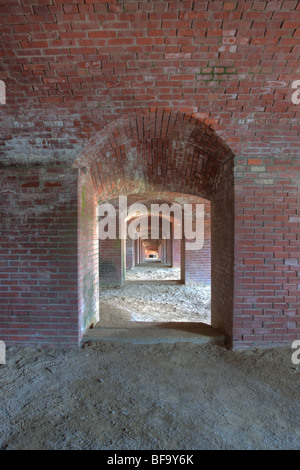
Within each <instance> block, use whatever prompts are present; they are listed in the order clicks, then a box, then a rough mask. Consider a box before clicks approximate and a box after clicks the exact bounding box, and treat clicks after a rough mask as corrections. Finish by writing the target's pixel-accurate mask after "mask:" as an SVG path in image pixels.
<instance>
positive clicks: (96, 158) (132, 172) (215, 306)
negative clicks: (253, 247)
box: [76, 109, 234, 337]
mask: <svg viewBox="0 0 300 470" xmlns="http://www.w3.org/2000/svg"><path fill="white" fill-rule="evenodd" d="M76 166H77V167H78V168H82V169H83V168H84V169H85V172H88V173H89V174H90V177H91V181H92V183H93V187H94V191H95V195H96V199H97V202H98V203H102V202H104V201H107V200H109V199H112V198H116V197H118V196H119V195H129V194H143V193H147V192H151V193H156V194H157V196H158V197H159V194H160V193H161V192H163V193H165V192H173V193H174V192H176V193H183V194H188V195H194V196H198V197H203V198H206V199H208V200H209V201H210V202H211V207H212V209H211V222H212V324H213V326H215V327H218V328H221V329H222V330H224V331H225V332H226V333H227V334H228V336H230V337H232V316H233V238H234V228H233V220H234V216H233V204H234V187H233V153H232V151H231V150H230V148H229V147H228V146H227V145H226V143H225V142H224V141H223V140H222V139H221V138H220V137H219V136H218V135H217V134H216V132H214V131H213V130H212V129H211V128H210V127H209V126H208V125H206V124H205V123H204V122H203V121H200V120H198V119H196V118H194V117H193V116H189V115H186V114H184V113H175V112H172V111H170V110H162V109H147V110H143V111H138V112H135V113H132V114H130V115H126V116H122V118H120V119H119V120H117V121H115V122H113V123H111V124H110V125H109V126H106V127H105V128H104V129H103V131H102V132H100V133H99V134H97V135H96V136H95V137H94V138H93V139H92V140H91V141H90V143H89V145H88V146H87V147H86V148H85V149H84V151H83V152H82V153H81V155H80V157H79V158H78V160H77V163H76ZM195 262H197V260H196V261H195ZM83 297H84V293H83Z"/></svg>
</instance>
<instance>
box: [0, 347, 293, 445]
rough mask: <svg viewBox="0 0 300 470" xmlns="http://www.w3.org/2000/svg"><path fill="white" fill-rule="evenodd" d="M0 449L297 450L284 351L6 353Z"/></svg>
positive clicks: (0, 372)
mask: <svg viewBox="0 0 300 470" xmlns="http://www.w3.org/2000/svg"><path fill="white" fill-rule="evenodd" d="M7 358H8V363H7V365H6V366H0V387H1V388H0V389H1V402H0V403H1V404H0V449H50V450H51V449H99V450H101V449H103V450H104V449H107V450H126V449H134V450H140V449H150V450H171V449H173V450H174V449H175V450H176V449H177V450H192V449H300V424H299V415H300V400H299V379H300V370H299V369H298V367H297V366H294V365H293V364H292V362H291V349H289V348H279V349H267V350H261V349H253V350H248V351H246V352H237V351H228V350H226V349H225V348H223V347H221V346H216V345H211V344H208V345H195V344H190V343H187V344H158V345H134V344H121V343H115V344H113V343H110V342H104V343H90V344H86V345H85V347H84V348H81V349H74V350H43V351H38V350H31V349H25V348H16V347H14V348H9V349H8V351H7Z"/></svg>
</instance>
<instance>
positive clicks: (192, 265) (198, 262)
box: [184, 199, 211, 284]
mask: <svg viewBox="0 0 300 470" xmlns="http://www.w3.org/2000/svg"><path fill="white" fill-rule="evenodd" d="M201 204H202V205H203V206H204V246H203V247H202V248H201V249H200V250H186V249H185V255H184V259H185V283H186V284H210V283H211V207H210V206H211V204H210V202H209V201H207V200H205V199H202V200H201ZM194 210H195V207H194ZM195 229H196V227H195V226H193V230H195ZM187 243H190V242H189V241H187Z"/></svg>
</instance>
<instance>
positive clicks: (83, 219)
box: [78, 171, 99, 338]
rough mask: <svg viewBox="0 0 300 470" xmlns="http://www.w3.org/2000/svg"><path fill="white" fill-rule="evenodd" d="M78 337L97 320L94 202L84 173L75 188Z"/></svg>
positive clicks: (97, 239) (97, 246) (89, 178)
mask: <svg viewBox="0 0 300 470" xmlns="http://www.w3.org/2000/svg"><path fill="white" fill-rule="evenodd" d="M78 201H79V214H78V223H79V253H78V256H79V259H78V275H79V337H80V338H81V336H82V334H83V332H84V331H85V329H86V328H88V327H89V326H90V325H91V324H92V323H97V321H98V320H99V238H98V230H97V229H98V223H97V221H98V219H97V199H96V195H95V190H94V187H93V184H92V181H91V177H90V174H89V173H88V172H83V171H81V172H80V178H79V187H78Z"/></svg>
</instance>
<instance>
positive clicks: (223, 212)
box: [211, 159, 235, 338]
mask: <svg viewBox="0 0 300 470" xmlns="http://www.w3.org/2000/svg"><path fill="white" fill-rule="evenodd" d="M233 170H234V161H233V159H230V160H229V161H228V162H226V163H225V164H224V165H223V167H222V172H221V174H220V178H219V181H218V185H217V190H216V193H215V194H214V196H213V198H212V204H211V231H212V235H211V244H212V260H211V262H212V265H211V266H212V310H211V314H212V325H213V326H215V327H217V328H220V329H222V330H224V331H225V332H226V333H227V334H228V336H229V337H230V338H232V328H233V296H234V263H235V260H234V230H235V228H234V173H233Z"/></svg>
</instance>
